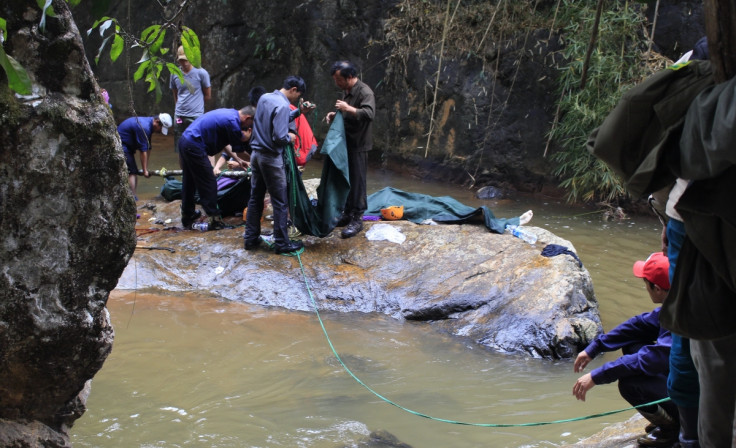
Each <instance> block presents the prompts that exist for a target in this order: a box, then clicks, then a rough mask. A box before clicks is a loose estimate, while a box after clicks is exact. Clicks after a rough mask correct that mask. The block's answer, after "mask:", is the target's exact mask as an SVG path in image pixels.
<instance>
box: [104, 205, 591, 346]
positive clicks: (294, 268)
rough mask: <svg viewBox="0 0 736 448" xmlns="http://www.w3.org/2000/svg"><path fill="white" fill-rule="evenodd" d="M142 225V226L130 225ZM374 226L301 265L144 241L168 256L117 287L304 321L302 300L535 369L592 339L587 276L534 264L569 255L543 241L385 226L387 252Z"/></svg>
mask: <svg viewBox="0 0 736 448" xmlns="http://www.w3.org/2000/svg"><path fill="white" fill-rule="evenodd" d="M178 213H179V205H178V202H173V203H165V202H161V203H160V205H159V206H158V207H157V208H156V211H155V212H154V214H153V216H151V218H154V220H158V219H163V220H164V221H165V220H167V219H170V220H171V221H170V222H172V223H173V224H178V223H179V218H178ZM151 218H149V217H148V215H145V216H143V217H142V218H141V220H140V221H141V224H143V223H145V225H148V222H147V221H146V220H148V219H151ZM377 224H378V223H370V222H367V223H366V227H365V230H364V231H363V232H361V234H359V235H358V236H357V237H354V238H351V239H348V240H344V239H341V238H340V237H339V232H333V233H332V234H331V235H329V236H327V237H326V238H323V239H319V238H316V237H311V236H310V237H305V238H304V239H303V241H304V244H305V251H304V253H303V254H301V257H300V258H296V257H288V256H283V255H276V254H274V253H273V252H271V251H270V250H268V249H267V248H266V246H265V245H262V247H261V248H259V249H257V250H255V251H245V250H244V249H243V239H242V229H231V230H222V231H217V232H206V233H200V232H193V231H176V230H175V229H169V230H167V231H159V232H152V233H147V234H145V235H142V236H141V237H139V245H142V246H155V247H164V248H170V249H173V250H175V253H173V254H172V253H170V252H169V251H162V250H139V251H136V253H135V255H134V256H133V258H132V260H131V262H130V263H129V264H128V267H127V268H126V270H125V272H124V273H123V275H122V277H121V278H120V281H119V283H118V285H117V287H118V288H119V289H138V290H149V291H158V292H192V293H198V294H206V295H215V296H217V297H221V298H223V299H227V300H234V301H240V302H247V303H251V304H258V305H263V306H278V307H283V308H288V309H292V310H300V311H305V312H312V311H313V310H314V305H313V303H312V300H311V298H310V291H311V294H312V296H313V297H314V301H315V303H316V305H317V307H318V308H319V309H320V310H330V311H337V312H364V313H373V312H377V313H382V314H385V315H388V316H391V317H393V318H395V319H400V320H403V319H406V320H415V321H425V322H428V323H430V324H431V325H432V326H434V327H436V328H437V329H439V330H442V331H446V332H448V333H451V334H453V335H456V336H458V337H463V338H468V339H470V340H472V341H474V342H476V343H478V344H481V345H483V346H485V347H488V348H491V349H494V350H498V351H501V352H509V353H525V354H528V355H531V356H533V357H539V358H570V357H572V356H574V354H575V353H577V351H578V350H580V349H582V348H584V347H585V346H586V345H587V344H588V343H589V342H590V341H591V340H592V339H593V338H594V337H595V336H596V335H597V334H598V333H599V332H600V331H601V329H602V328H601V323H600V317H599V315H598V307H597V302H596V299H595V295H594V293H593V286H592V283H591V280H590V276H589V274H588V272H587V270H586V269H585V268H584V267H579V266H578V263H577V262H576V261H575V260H574V259H573V258H572V257H571V256H569V255H560V256H556V257H552V258H547V257H543V256H541V255H540V252H541V250H542V248H543V247H544V246H545V245H547V244H549V243H554V244H560V245H564V246H567V247H568V248H570V249H572V250H574V247H573V246H572V244H571V243H570V242H569V241H565V240H561V239H560V238H558V237H556V236H555V235H553V234H551V233H550V232H548V231H546V230H543V229H540V228H536V227H530V230H532V231H534V232H535V233H537V234H538V236H539V241H538V242H537V243H536V245H533V246H532V245H529V244H527V243H525V242H523V241H522V240H520V239H518V238H515V237H513V236H511V235H499V234H494V233H491V232H489V231H488V230H487V229H486V228H485V227H484V226H483V225H480V224H465V225H434V226H423V225H416V224H413V223H411V222H408V221H394V222H391V224H390V225H391V226H393V227H394V228H395V229H397V230H399V231H401V233H403V234H404V235H405V236H406V241H405V242H404V243H402V244H396V243H392V242H389V241H370V240H368V239H367V238H366V236H365V235H366V232H367V231H368V230H369V229H371V227H372V226H374V225H377ZM382 224H385V222H384V223H382ZM154 227H155V226H154ZM300 261H301V264H302V265H303V269H304V276H303V275H302V272H301V266H300ZM305 277H306V278H305ZM305 282H308V283H309V290H307V287H306V284H305Z"/></svg>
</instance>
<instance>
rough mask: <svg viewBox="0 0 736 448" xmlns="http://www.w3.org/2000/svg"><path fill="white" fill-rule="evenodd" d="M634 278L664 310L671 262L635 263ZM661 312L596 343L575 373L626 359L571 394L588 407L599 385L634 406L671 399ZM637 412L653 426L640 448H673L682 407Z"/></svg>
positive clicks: (667, 338)
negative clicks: (608, 356)
mask: <svg viewBox="0 0 736 448" xmlns="http://www.w3.org/2000/svg"><path fill="white" fill-rule="evenodd" d="M634 276H636V277H639V278H641V279H643V280H644V284H645V287H646V290H647V292H648V293H649V297H650V298H651V299H652V302H654V303H657V304H661V303H662V302H664V299H665V298H666V297H667V293H668V292H669V289H670V280H669V261H668V259H667V256H666V255H664V254H663V253H661V252H657V253H654V254H652V255H650V256H649V258H647V260H646V261H637V262H636V263H634ZM660 309H661V308H660V307H657V308H655V309H654V310H653V311H651V312H648V313H643V314H640V315H638V316H634V317H632V318H631V319H629V320H627V321H626V322H624V323H622V324H619V325H618V326H617V327H616V328H614V329H613V330H611V331H609V332H608V333H606V334H603V335H601V336H599V337H597V338H596V339H595V340H594V341H593V342H591V343H590V345H588V347H586V348H585V350H583V351H582V352H580V354H578V357H577V359H575V365H574V370H575V372H582V371H583V369H584V368H585V367H586V366H587V365H588V363H590V361H591V360H592V359H593V358H595V357H596V356H598V355H599V354H601V353H603V352H612V351H615V350H618V349H621V351H622V352H623V355H622V356H621V357H620V358H618V359H616V360H615V361H611V362H607V363H605V364H603V365H602V366H600V367H598V368H595V369H593V370H592V371H591V372H590V373H586V374H585V375H583V376H581V377H580V378H578V380H577V381H576V382H575V386H573V389H572V393H573V395H575V398H577V399H578V400H582V401H585V394H586V393H587V392H588V391H589V390H590V389H592V388H593V386H595V385H597V384H608V383H612V382H614V381H618V389H619V392H620V393H621V396H622V397H623V398H624V399H625V400H626V401H628V402H629V404H631V405H632V406H639V405H642V404H646V403H651V402H653V401H657V400H661V399H663V398H668V395H667V374H668V373H669V355H670V346H671V344H672V336H671V335H670V332H669V330H666V329H664V328H662V327H660V326H659V311H660ZM638 411H639V412H640V413H641V415H643V416H644V417H645V418H646V419H647V420H649V421H650V422H651V423H652V424H651V425H649V426H648V427H647V429H648V431H647V434H646V435H644V436H643V437H640V438H639V439H638V440H637V442H638V443H639V446H662V447H669V446H672V445H673V444H674V443H675V442H676V441H677V437H678V432H679V423H678V413H677V406H675V404H674V403H672V401H666V402H664V403H659V404H654V405H650V406H644V407H641V408H638Z"/></svg>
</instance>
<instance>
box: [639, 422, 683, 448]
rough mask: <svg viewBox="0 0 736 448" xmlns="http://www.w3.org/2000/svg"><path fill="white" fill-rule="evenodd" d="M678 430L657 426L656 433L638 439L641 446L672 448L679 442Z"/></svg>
mask: <svg viewBox="0 0 736 448" xmlns="http://www.w3.org/2000/svg"><path fill="white" fill-rule="evenodd" d="M679 433H680V431H679V430H678V428H677V427H676V426H675V427H662V426H657V427H656V428H655V429H654V431H652V432H650V433H649V434H647V435H644V436H641V437H639V438H638V439H636V443H638V444H639V446H654V447H671V446H672V445H674V444H675V443H676V442H678V441H679Z"/></svg>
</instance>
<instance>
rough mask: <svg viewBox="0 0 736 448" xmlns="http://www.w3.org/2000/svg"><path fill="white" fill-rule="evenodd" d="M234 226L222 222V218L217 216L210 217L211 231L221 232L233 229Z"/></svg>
mask: <svg viewBox="0 0 736 448" xmlns="http://www.w3.org/2000/svg"><path fill="white" fill-rule="evenodd" d="M232 228H233V226H229V225H227V224H225V221H223V220H222V216H220V215H216V216H210V219H209V230H221V229H232Z"/></svg>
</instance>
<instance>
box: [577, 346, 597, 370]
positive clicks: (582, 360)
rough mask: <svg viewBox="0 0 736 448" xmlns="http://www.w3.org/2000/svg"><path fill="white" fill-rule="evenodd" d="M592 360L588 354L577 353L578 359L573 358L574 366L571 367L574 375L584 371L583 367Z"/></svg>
mask: <svg viewBox="0 0 736 448" xmlns="http://www.w3.org/2000/svg"><path fill="white" fill-rule="evenodd" d="M592 360H593V358H591V357H590V356H589V355H588V353H586V352H585V350H583V351H582V352H580V353H578V357H577V358H575V364H574V365H573V371H574V372H575V373H580V372H582V371H583V369H585V367H586V366H587V365H588V363H590V361H592Z"/></svg>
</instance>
